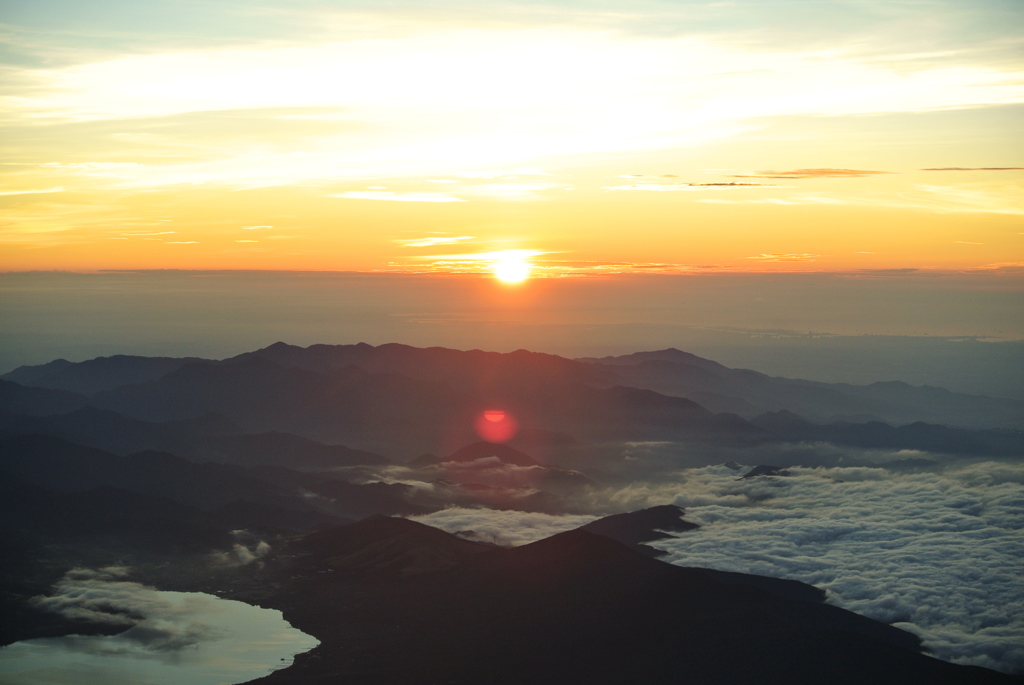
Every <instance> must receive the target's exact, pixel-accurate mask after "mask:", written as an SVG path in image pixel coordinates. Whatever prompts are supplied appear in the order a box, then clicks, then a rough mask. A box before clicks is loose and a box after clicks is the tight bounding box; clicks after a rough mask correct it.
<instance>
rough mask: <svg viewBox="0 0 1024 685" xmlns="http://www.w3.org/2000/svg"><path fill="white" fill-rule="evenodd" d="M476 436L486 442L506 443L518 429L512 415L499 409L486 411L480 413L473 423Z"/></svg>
mask: <svg viewBox="0 0 1024 685" xmlns="http://www.w3.org/2000/svg"><path fill="white" fill-rule="evenodd" d="M473 428H475V429H476V434H477V435H479V436H480V437H481V438H482V439H484V440H486V441H487V442H507V441H509V440H511V439H512V438H513V437H514V436H515V434H516V431H517V430H518V429H519V426H518V424H517V423H516V419H515V417H514V416H512V414H510V413H509V412H507V411H504V410H501V409H488V410H486V411H482V412H480V413H479V414H478V415H477V417H476V420H475V421H473Z"/></svg>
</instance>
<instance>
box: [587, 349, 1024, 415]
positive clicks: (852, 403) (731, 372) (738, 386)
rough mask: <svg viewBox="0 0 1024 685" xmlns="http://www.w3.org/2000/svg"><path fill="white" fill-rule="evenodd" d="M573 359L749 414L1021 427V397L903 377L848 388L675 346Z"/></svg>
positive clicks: (668, 391)
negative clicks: (739, 365) (733, 365)
mask: <svg viewBox="0 0 1024 685" xmlns="http://www.w3.org/2000/svg"><path fill="white" fill-rule="evenodd" d="M578 361H583V362H587V363H592V364H595V365H597V366H601V367H603V368H605V369H607V370H609V371H612V372H614V373H615V374H617V375H618V376H619V377H620V378H622V379H623V380H622V382H623V383H624V384H627V385H633V386H636V387H641V388H648V389H651V390H655V391H657V392H660V393H664V394H667V395H676V396H680V397H688V398H690V399H692V400H694V401H696V402H699V403H700V404H702V405H703V406H705V407H708V408H709V409H711V410H712V411H716V412H733V413H737V414H739V415H741V416H743V417H745V418H748V419H750V418H753V417H755V416H757V415H758V414H763V413H766V412H773V411H779V410H783V409H785V410H789V411H792V412H795V413H797V414H800V415H801V416H805V417H807V418H808V419H810V420H812V421H814V422H817V423H826V422H832V421H836V420H848V421H857V422H864V421H870V420H879V421H884V422H887V423H892V424H904V423H911V422H914V421H927V422H930V423H942V424H947V425H952V426H958V427H963V428H1024V418H1022V417H1024V402H1020V401H1017V400H1009V399H1001V398H993V397H984V396H979V395H967V394H963V393H954V392H950V391H949V390H946V389H944V388H935V387H931V386H912V385H909V384H907V383H903V382H900V381H889V382H879V383H871V384H869V385H852V384H849V383H822V382H817V381H806V380H798V379H790V378H776V377H770V376H767V375H765V374H762V373H758V372H756V371H751V370H749V369H730V368H728V367H726V366H723V365H721V364H718V363H717V362H713V361H710V360H708V359H702V358H700V357H697V356H695V355H692V354H689V353H687V352H682V351H680V350H676V349H672V348H670V349H667V350H660V351H657V352H637V353H635V354H629V355H623V356H620V357H604V358H601V359H595V358H586V359H581V360H578Z"/></svg>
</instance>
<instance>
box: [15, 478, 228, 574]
mask: <svg viewBox="0 0 1024 685" xmlns="http://www.w3.org/2000/svg"><path fill="white" fill-rule="evenodd" d="M0 512H2V514H3V516H2V520H3V527H4V528H6V529H8V530H15V531H17V532H18V534H19V535H20V536H22V537H24V538H27V539H30V540H32V541H34V542H39V543H44V544H54V543H57V544H69V543H72V544H74V545H76V546H77V547H79V548H87V547H89V546H90V545H96V544H97V542H98V541H99V543H100V544H101V545H102V546H105V547H106V546H110V545H111V543H112V541H116V543H115V544H117V545H120V546H121V548H122V549H121V551H122V552H123V551H124V549H131V550H135V551H136V552H144V553H160V554H171V553H179V552H191V553H198V552H208V551H210V550H214V549H224V548H229V547H230V546H231V543H232V537H231V535H229V534H228V532H227V530H226V529H224V528H223V527H221V526H219V525H217V524H216V523H215V522H214V520H213V519H212V518H210V517H209V516H208V515H206V514H205V513H203V512H201V511H199V510H198V509H195V508H193V507H188V506H185V505H182V504H179V503H177V502H175V501H173V500H171V499H169V498H165V497H156V496H152V495H144V494H140V493H136V492H129V491H127V490H121V489H119V488H115V487H111V486H109V485H100V486H96V487H91V488H88V489H84V490H81V491H79V492H57V491H54V490H49V489H46V488H41V487H38V486H37V485H34V484H32V483H30V482H28V481H24V480H21V479H18V478H15V477H12V476H10V475H7V474H5V477H4V478H2V479H0Z"/></svg>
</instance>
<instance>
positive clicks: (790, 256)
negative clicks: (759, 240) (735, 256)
mask: <svg viewBox="0 0 1024 685" xmlns="http://www.w3.org/2000/svg"><path fill="white" fill-rule="evenodd" d="M820 256H821V255H820V254H808V253H806V252H798V253H780V252H772V253H764V254H759V255H754V256H753V257H747V259H757V260H759V261H762V262H813V261H815V260H816V259H817V258H818V257H820Z"/></svg>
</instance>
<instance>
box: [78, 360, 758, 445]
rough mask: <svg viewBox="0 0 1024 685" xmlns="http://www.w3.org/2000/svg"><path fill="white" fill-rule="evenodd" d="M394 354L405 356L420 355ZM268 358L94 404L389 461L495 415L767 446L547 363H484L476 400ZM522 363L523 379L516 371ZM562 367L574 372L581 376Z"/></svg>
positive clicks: (467, 438) (177, 375) (628, 435)
mask: <svg viewBox="0 0 1024 685" xmlns="http://www.w3.org/2000/svg"><path fill="white" fill-rule="evenodd" d="M314 347H316V346H314ZM367 347H368V346H367ZM384 347H388V346H384ZM394 347H397V348H400V349H398V350H395V352H398V351H400V352H402V353H406V352H408V350H414V349H415V348H405V347H404V346H394ZM268 349H270V348H268ZM310 349H311V348H310ZM373 349H376V348H373ZM295 350H299V351H302V348H294V349H292V348H288V354H289V355H295V354H298V352H296V351H295ZM264 352H265V351H261V352H260V353H252V354H251V355H246V356H243V357H240V358H235V359H233V360H228V361H226V362H223V363H196V364H189V365H186V366H183V367H181V368H179V369H177V370H175V371H173V372H171V373H169V374H167V375H166V376H164V377H163V378H161V379H160V380H158V381H153V382H150V383H144V384H140V385H134V386H126V387H122V388H118V389H115V390H112V391H109V392H104V393H99V394H97V395H96V396H95V397H94V398H93V402H94V403H95V404H97V405H98V406H103V407H108V408H111V409H114V410H115V411H118V412H121V413H123V414H126V415H128V416H133V417H136V418H140V419H145V420H150V421H171V420H180V419H184V418H188V417H192V416H197V415H200V414H205V413H210V412H215V413H219V414H222V415H224V416H226V417H227V418H228V419H230V420H232V421H234V422H236V423H238V424H239V425H240V426H242V427H243V429H245V430H246V431H254V430H259V431H266V430H275V431H282V432H291V433H296V434H299V435H302V436H305V437H309V438H312V439H315V440H321V441H327V442H341V443H344V444H347V445H350V446H354V447H357V448H360V449H366V450H369V451H374V452H383V453H384V454H392V455H394V454H396V453H401V452H403V451H404V452H405V453H407V454H408V453H411V454H422V453H423V452H424V451H430V452H434V453H446V452H449V451H451V449H453V448H454V446H456V445H459V444H466V443H468V442H471V441H472V438H473V431H472V429H471V426H472V424H473V419H474V417H475V416H476V415H477V414H478V413H479V412H480V411H483V410H484V409H486V408H488V407H489V406H492V405H495V404H497V405H498V406H502V407H504V408H505V409H507V410H508V411H509V412H511V413H512V415H513V416H515V417H516V418H517V419H518V421H519V424H520V426H521V428H523V429H524V430H541V431H547V432H548V433H549V434H552V433H556V434H557V433H563V434H566V435H571V436H581V437H583V438H587V439H595V440H611V439H617V440H619V439H629V440H656V439H695V440H715V441H723V440H725V441H731V442H736V441H739V442H743V443H749V442H751V441H753V442H756V441H759V440H764V439H766V438H770V436H769V435H768V434H767V433H766V432H765V431H763V430H762V429H760V428H757V427H755V426H753V425H751V424H749V423H748V422H746V421H744V420H742V419H740V418H739V417H736V416H728V415H722V416H715V415H713V414H711V413H710V412H708V411H707V410H706V409H704V408H703V407H701V406H699V405H698V404H696V403H694V402H692V401H690V400H687V399H684V398H678V397H666V396H664V395H659V394H658V393H655V392H652V391H649V390H639V389H636V388H627V387H618V386H616V387H607V388H596V387H591V386H589V385H585V384H581V383H579V382H578V381H577V379H576V378H575V377H574V376H573V375H572V374H570V373H563V374H559V373H555V372H553V371H551V370H549V369H547V367H546V364H547V363H548V362H551V360H552V359H554V360H557V359H558V358H555V357H550V356H549V355H536V356H535V355H532V354H528V353H522V354H519V353H513V354H511V355H492V354H490V353H488V354H487V355H485V357H486V359H492V357H493V358H495V359H497V360H499V361H500V362H501V364H500V365H499V366H500V369H499V370H501V371H502V372H501V373H498V372H495V373H494V375H491V376H486V377H480V378H478V379H477V383H476V387H477V388H478V391H479V394H473V395H471V394H467V391H466V390H464V389H462V388H465V387H468V386H469V385H472V384H470V383H469V381H468V380H465V379H464V382H463V383H461V384H460V385H461V386H462V388H455V387H452V385H450V384H449V383H448V382H443V381H439V380H423V379H421V378H412V377H410V376H405V375H401V374H397V373H390V372H389V373H368V372H366V371H364V370H362V369H357V368H355V367H352V366H345V367H342V368H340V369H331V370H328V371H324V372H318V371H313V370H310V369H308V368H306V367H300V366H290V367H287V368H286V367H282V366H280V365H279V364H278V363H276V362H275V361H272V360H271V359H269V358H268V356H267V355H264V354H263V353H264ZM443 352H444V354H443V355H442V356H443V357H444V358H445V359H446V360H448V359H449V358H451V359H457V358H458V355H460V354H465V355H468V357H467V359H469V360H472V359H475V358H476V355H475V353H460V352H457V351H454V350H444V351H443ZM480 354H481V355H484V353H480ZM269 356H274V355H269ZM414 356H415V355H414ZM538 359H539V360H541V361H543V362H545V363H544V364H541V365H540V366H541V369H540V370H539V371H531V368H532V366H533V365H536V364H535V362H537V360H538ZM520 361H522V362H523V364H525V368H522V369H518V370H517V367H516V364H517V363H519V362H520ZM563 361H566V363H567V365H568V368H569V369H570V370H578V367H580V365H579V364H577V363H575V362H567V360H563ZM551 363H555V362H551ZM556 365H557V364H556ZM307 366H309V365H307ZM484 369H485V370H486V371H488V372H490V371H491V370H492V369H491V368H490V367H489V366H484ZM513 371H516V372H515V373H513ZM531 374H532V375H531ZM421 375H430V374H421ZM436 375H444V374H436ZM566 378H568V380H566ZM480 388H482V389H480Z"/></svg>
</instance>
